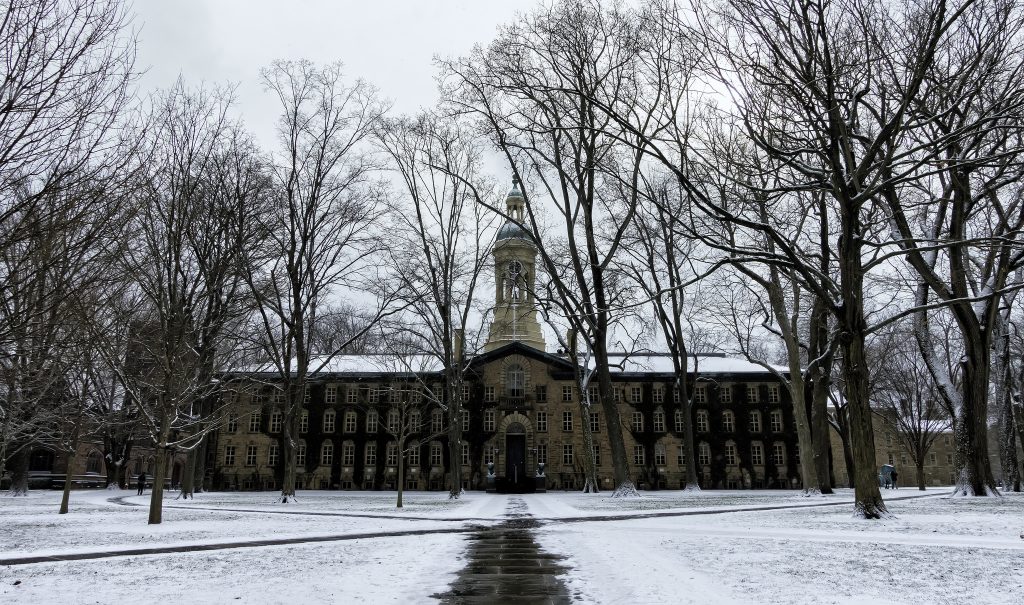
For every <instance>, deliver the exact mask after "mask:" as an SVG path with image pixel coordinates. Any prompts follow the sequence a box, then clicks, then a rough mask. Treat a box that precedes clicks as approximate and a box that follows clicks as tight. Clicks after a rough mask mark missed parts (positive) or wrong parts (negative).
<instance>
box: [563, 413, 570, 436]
mask: <svg viewBox="0 0 1024 605" xmlns="http://www.w3.org/2000/svg"><path fill="white" fill-rule="evenodd" d="M562 430H563V431H572V412H570V411H565V412H562Z"/></svg>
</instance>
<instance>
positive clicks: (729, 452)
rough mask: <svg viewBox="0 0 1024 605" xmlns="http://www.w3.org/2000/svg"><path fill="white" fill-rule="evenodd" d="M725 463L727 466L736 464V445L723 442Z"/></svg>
mask: <svg viewBox="0 0 1024 605" xmlns="http://www.w3.org/2000/svg"><path fill="white" fill-rule="evenodd" d="M725 463H726V464H727V465H729V466H736V445H735V444H732V443H726V444H725Z"/></svg>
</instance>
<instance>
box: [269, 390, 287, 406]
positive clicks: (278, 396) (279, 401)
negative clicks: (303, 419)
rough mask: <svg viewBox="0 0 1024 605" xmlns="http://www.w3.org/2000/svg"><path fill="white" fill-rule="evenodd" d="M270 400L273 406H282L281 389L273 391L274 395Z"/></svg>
mask: <svg viewBox="0 0 1024 605" xmlns="http://www.w3.org/2000/svg"><path fill="white" fill-rule="evenodd" d="M270 401H271V403H272V404H273V405H275V406H279V407H280V406H283V405H284V393H282V392H281V391H274V396H273V397H272V398H271V400H270Z"/></svg>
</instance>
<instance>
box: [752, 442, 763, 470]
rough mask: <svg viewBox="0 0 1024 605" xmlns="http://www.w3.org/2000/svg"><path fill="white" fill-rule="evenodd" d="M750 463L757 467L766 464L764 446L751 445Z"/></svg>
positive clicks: (758, 444)
mask: <svg viewBox="0 0 1024 605" xmlns="http://www.w3.org/2000/svg"><path fill="white" fill-rule="evenodd" d="M750 463H751V464H753V465H755V466H760V465H762V464H764V446H762V445H761V444H760V443H751V444H750Z"/></svg>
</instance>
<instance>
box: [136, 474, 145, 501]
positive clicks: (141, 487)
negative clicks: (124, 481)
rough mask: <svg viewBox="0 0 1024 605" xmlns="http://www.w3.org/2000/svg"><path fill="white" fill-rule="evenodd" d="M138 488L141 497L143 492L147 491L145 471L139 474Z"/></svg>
mask: <svg viewBox="0 0 1024 605" xmlns="http://www.w3.org/2000/svg"><path fill="white" fill-rule="evenodd" d="M138 486H139V495H140V496H141V495H142V492H143V490H145V489H146V473H145V471H143V472H141V473H139V480H138Z"/></svg>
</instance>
